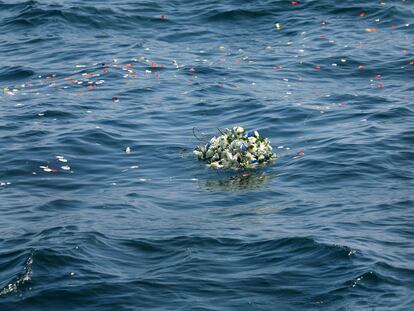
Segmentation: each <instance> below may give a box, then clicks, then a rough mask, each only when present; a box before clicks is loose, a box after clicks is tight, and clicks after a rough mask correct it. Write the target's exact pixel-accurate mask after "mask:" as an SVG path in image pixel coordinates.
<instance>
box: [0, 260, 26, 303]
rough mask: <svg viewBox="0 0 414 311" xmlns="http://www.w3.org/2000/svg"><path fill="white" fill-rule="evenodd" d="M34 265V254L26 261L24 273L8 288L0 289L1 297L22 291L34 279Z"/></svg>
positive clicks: (8, 285)
mask: <svg viewBox="0 0 414 311" xmlns="http://www.w3.org/2000/svg"><path fill="white" fill-rule="evenodd" d="M32 264H33V253H32V254H31V255H30V256H29V258H28V259H27V260H26V262H25V264H24V266H23V271H22V272H21V273H20V274H19V275H18V276H16V277H15V278H14V279H13V280H12V281H10V282H9V283H8V284H7V285H6V286H4V287H3V288H0V297H1V296H4V295H7V294H10V293H16V292H18V291H21V290H22V289H23V288H24V286H25V285H26V284H27V283H28V282H30V281H31V279H32V273H33V272H32Z"/></svg>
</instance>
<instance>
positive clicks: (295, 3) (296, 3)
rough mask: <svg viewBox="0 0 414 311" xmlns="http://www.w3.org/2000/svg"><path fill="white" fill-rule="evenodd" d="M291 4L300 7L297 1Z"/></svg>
mask: <svg viewBox="0 0 414 311" xmlns="http://www.w3.org/2000/svg"><path fill="white" fill-rule="evenodd" d="M291 4H292V5H298V4H299V2H297V1H292V2H291Z"/></svg>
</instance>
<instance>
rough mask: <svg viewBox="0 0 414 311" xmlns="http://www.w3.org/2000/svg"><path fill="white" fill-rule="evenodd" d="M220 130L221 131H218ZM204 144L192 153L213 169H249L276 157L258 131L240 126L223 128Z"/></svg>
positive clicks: (268, 143)
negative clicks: (222, 130) (217, 134)
mask: <svg viewBox="0 0 414 311" xmlns="http://www.w3.org/2000/svg"><path fill="white" fill-rule="evenodd" d="M220 132H221V131H220ZM221 134H222V135H219V136H218V137H216V136H214V137H213V138H211V139H210V141H209V142H208V143H207V144H206V145H204V146H197V147H196V148H195V150H194V154H195V155H196V156H197V157H198V159H199V160H203V161H205V162H207V166H208V167H210V168H214V169H234V170H240V169H249V168H256V167H258V166H263V165H265V164H267V163H269V162H270V161H272V160H274V159H276V154H274V153H273V149H272V146H271V145H270V142H269V140H268V139H267V138H262V137H260V135H259V132H258V131H245V130H244V128H242V127H240V126H236V127H233V129H232V130H231V129H225V132H224V133H223V132H221Z"/></svg>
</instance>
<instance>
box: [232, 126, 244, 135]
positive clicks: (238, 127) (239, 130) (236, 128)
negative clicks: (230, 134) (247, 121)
mask: <svg viewBox="0 0 414 311" xmlns="http://www.w3.org/2000/svg"><path fill="white" fill-rule="evenodd" d="M233 131H234V132H235V133H237V134H242V133H243V132H244V128H242V127H241V126H235V127H233Z"/></svg>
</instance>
